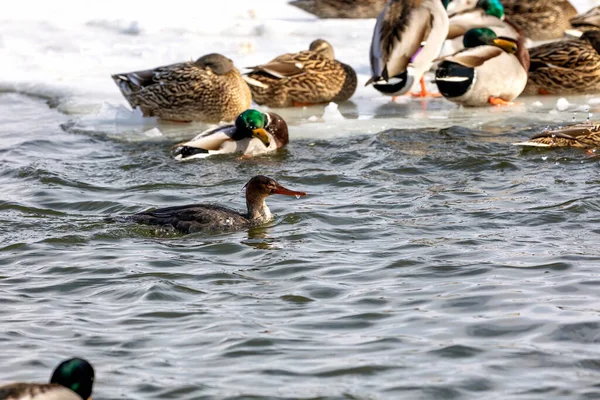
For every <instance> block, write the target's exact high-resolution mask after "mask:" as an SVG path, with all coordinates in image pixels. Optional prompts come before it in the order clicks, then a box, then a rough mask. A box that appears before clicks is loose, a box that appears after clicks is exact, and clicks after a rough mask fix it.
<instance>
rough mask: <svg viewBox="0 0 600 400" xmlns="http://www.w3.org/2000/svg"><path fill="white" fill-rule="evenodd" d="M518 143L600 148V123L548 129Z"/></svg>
mask: <svg viewBox="0 0 600 400" xmlns="http://www.w3.org/2000/svg"><path fill="white" fill-rule="evenodd" d="M518 144H520V145H525V146H527V145H529V146H535V145H536V144H538V145H539V144H541V145H543V147H547V146H549V147H579V148H583V149H597V148H600V125H598V124H591V123H585V124H576V125H569V126H565V127H562V128H558V129H552V130H546V131H543V132H540V133H538V134H536V135H534V136H532V137H531V139H530V140H528V141H527V142H524V143H518ZM544 145H545V146H544Z"/></svg>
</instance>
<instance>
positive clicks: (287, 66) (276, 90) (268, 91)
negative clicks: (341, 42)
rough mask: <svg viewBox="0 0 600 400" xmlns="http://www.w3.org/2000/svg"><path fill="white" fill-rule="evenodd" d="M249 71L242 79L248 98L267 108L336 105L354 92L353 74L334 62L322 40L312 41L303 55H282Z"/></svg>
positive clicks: (354, 75) (350, 68) (331, 52)
mask: <svg viewBox="0 0 600 400" xmlns="http://www.w3.org/2000/svg"><path fill="white" fill-rule="evenodd" d="M249 69H251V70H252V71H250V72H248V73H247V74H246V75H244V79H245V80H246V82H247V83H248V85H249V86H250V90H251V91H252V98H253V99H254V101H255V102H256V103H257V104H261V105H263V104H264V105H267V106H269V107H293V106H303V105H311V104H319V103H328V102H330V101H333V102H336V103H339V102H342V101H346V100H348V99H349V98H350V97H351V96H352V95H353V94H354V91H355V90H356V73H355V72H354V70H353V69H352V67H351V66H349V65H346V64H344V63H341V62H339V61H337V60H335V57H334V53H333V47H331V45H330V44H329V43H328V42H327V41H325V40H322V39H317V40H315V41H313V42H312V43H311V44H310V47H309V50H307V51H301V52H299V53H288V54H283V55H281V56H279V57H277V58H275V59H273V60H271V61H269V62H268V63H267V64H262V65H257V66H255V67H249Z"/></svg>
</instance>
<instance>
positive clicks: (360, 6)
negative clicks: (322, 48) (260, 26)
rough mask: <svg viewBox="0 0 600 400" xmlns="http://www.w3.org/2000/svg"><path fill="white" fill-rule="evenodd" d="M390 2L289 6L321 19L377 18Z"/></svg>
mask: <svg viewBox="0 0 600 400" xmlns="http://www.w3.org/2000/svg"><path fill="white" fill-rule="evenodd" d="M387 1H388V0H294V1H290V2H289V4H290V5H292V6H294V7H298V8H300V9H301V10H304V11H306V12H309V13H311V14H314V15H316V16H317V17H319V18H376V17H377V14H379V12H380V11H381V10H382V9H383V6H385V3H387Z"/></svg>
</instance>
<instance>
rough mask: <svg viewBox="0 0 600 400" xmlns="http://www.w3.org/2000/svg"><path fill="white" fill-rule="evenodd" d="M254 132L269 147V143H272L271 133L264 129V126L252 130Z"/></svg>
mask: <svg viewBox="0 0 600 400" xmlns="http://www.w3.org/2000/svg"><path fill="white" fill-rule="evenodd" d="M252 134H253V135H254V136H255V137H257V138H258V139H260V141H261V142H263V143H264V145H265V146H267V147H269V145H270V144H271V139H270V138H269V134H268V133H267V131H265V130H264V128H256V129H254V130H253V131H252Z"/></svg>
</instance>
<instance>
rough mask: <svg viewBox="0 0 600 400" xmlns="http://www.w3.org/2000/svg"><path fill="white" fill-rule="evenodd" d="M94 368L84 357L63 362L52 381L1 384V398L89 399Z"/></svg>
mask: <svg viewBox="0 0 600 400" xmlns="http://www.w3.org/2000/svg"><path fill="white" fill-rule="evenodd" d="M93 385H94V368H92V366H91V365H90V363H88V362H87V361H86V360H84V359H82V358H71V359H69V360H65V361H63V362H61V363H60V364H59V365H58V367H56V369H55V370H54V373H53V374H52V377H51V378H50V383H23V382H18V383H11V384H8V385H4V386H0V400H88V399H91V396H92V386H93Z"/></svg>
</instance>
